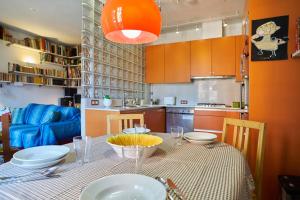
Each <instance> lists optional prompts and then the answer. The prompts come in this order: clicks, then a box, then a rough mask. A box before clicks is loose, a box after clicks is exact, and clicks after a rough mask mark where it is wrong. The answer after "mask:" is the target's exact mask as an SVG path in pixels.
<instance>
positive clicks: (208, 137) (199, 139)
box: [183, 132, 217, 145]
mask: <svg viewBox="0 0 300 200" xmlns="http://www.w3.org/2000/svg"><path fill="white" fill-rule="evenodd" d="M183 138H184V139H185V140H187V141H189V142H190V143H194V144H200V145H205V144H211V143H214V142H215V141H216V139H217V135H215V134H211V133H206V132H188V133H185V134H184V136H183Z"/></svg>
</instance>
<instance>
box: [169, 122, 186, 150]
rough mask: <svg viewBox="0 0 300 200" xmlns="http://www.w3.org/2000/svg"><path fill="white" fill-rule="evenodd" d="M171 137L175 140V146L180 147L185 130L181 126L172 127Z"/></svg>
mask: <svg viewBox="0 0 300 200" xmlns="http://www.w3.org/2000/svg"><path fill="white" fill-rule="evenodd" d="M171 136H172V138H173V139H174V146H175V147H177V146H180V145H181V144H182V143H181V142H182V136H183V128H182V127H180V126H174V127H171Z"/></svg>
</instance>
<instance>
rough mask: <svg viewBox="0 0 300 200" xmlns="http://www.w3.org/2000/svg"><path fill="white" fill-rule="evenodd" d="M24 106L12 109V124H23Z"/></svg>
mask: <svg viewBox="0 0 300 200" xmlns="http://www.w3.org/2000/svg"><path fill="white" fill-rule="evenodd" d="M25 113H26V108H15V109H13V111H12V114H11V115H12V119H11V123H12V124H23V123H24V119H25Z"/></svg>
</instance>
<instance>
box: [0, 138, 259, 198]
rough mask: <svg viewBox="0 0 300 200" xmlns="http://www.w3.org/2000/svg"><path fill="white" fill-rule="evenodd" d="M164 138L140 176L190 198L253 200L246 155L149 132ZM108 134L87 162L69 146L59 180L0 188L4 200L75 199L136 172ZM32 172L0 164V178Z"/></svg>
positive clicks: (218, 145)
mask: <svg viewBox="0 0 300 200" xmlns="http://www.w3.org/2000/svg"><path fill="white" fill-rule="evenodd" d="M151 134H153V135H156V136H159V137H161V138H163V143H162V144H161V145H160V146H159V147H158V149H157V150H156V151H155V153H154V154H153V155H152V156H151V157H149V158H145V159H143V163H142V167H141V169H140V171H139V173H140V174H142V175H146V176H150V177H153V178H154V177H162V178H164V179H167V178H170V179H172V180H173V182H175V184H176V185H177V187H178V188H179V189H180V191H181V192H182V193H183V194H184V196H185V199H188V200H202V199H203V200H206V199H208V200H214V199H216V200H222V199H226V200H227V199H228V200H235V199H242V200H243V199H245V200H247V199H251V194H252V192H253V190H254V182H253V178H252V175H251V172H250V170H249V167H248V164H247V161H246V159H245V158H244V156H243V155H242V154H241V152H240V151H238V150H237V149H236V148H234V147H233V146H231V145H229V144H225V143H222V142H214V143H212V144H207V145H199V144H192V143H189V142H188V141H185V140H184V141H182V145H180V146H175V145H174V140H173V138H172V137H171V135H170V134H168V133H151ZM107 137H109V135H105V136H100V137H95V138H93V139H92V145H91V152H90V158H91V159H90V161H89V162H88V163H84V164H79V163H78V162H76V156H75V153H74V149H73V144H72V143H69V144H66V146H68V147H70V149H71V151H70V153H69V155H68V156H67V157H66V159H65V160H64V161H62V162H61V163H59V168H58V170H57V174H59V175H60V177H58V178H49V179H43V180H36V181H29V182H20V183H10V184H0V199H1V200H2V199H3V200H9V199H11V200H23V199H24V200H44V199H47V200H48V199H62V200H73V199H79V198H80V194H81V192H82V191H83V190H84V188H86V187H87V185H88V184H89V183H91V182H93V181H95V180H97V179H100V178H102V177H105V176H110V175H115V174H125V173H126V174H128V173H129V174H130V173H135V168H134V162H133V159H129V158H121V157H119V156H118V155H117V154H116V153H115V152H114V150H113V149H112V147H111V146H110V145H109V144H108V143H107V142H106V140H107ZM30 171H32V170H28V169H23V168H20V167H17V166H14V165H12V164H11V163H10V162H7V163H4V164H2V165H0V176H11V175H22V174H26V173H28V172H30ZM174 199H177V198H176V196H174Z"/></svg>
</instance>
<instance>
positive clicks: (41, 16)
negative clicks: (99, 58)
mask: <svg viewBox="0 0 300 200" xmlns="http://www.w3.org/2000/svg"><path fill="white" fill-rule="evenodd" d="M245 1H246V0H160V1H159V0H158V1H157V2H160V6H161V11H162V17H163V27H170V26H171V27H172V26H177V25H178V26H180V25H186V24H189V23H195V22H201V21H209V20H214V19H230V18H236V17H240V16H242V15H243V10H244V7H245ZM0 5H1V7H0V22H2V23H5V24H9V25H12V26H15V27H18V28H21V29H24V30H26V31H30V32H33V33H35V34H38V35H42V36H45V37H51V38H59V40H60V41H62V42H65V43H70V44H75V43H80V29H81V0H51V1H50V0H0Z"/></svg>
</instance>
